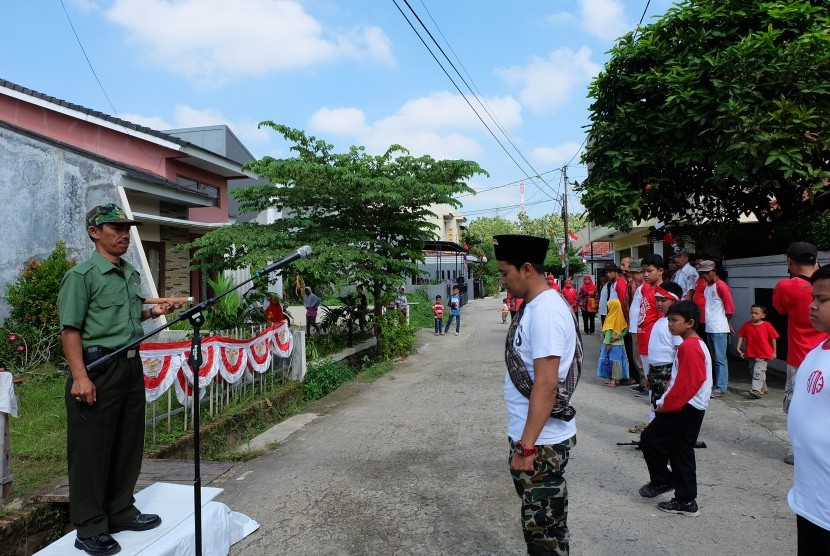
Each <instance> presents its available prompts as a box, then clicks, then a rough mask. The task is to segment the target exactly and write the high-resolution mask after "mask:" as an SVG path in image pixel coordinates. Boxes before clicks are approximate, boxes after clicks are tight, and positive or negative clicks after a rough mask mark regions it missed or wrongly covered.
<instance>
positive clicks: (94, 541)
mask: <svg viewBox="0 0 830 556" xmlns="http://www.w3.org/2000/svg"><path fill="white" fill-rule="evenodd" d="M75 548H77V549H79V550H83V551H84V552H86V553H87V554H94V555H95V556H108V555H109V554H117V553H118V552H121V545H120V544H118V541H117V540H115V539H114V538H112V537H111V536H109V535H108V534H107V533H102V534H100V535H92V536H91V537H84V538H83V539H82V538H80V537H78V538H77V539H75Z"/></svg>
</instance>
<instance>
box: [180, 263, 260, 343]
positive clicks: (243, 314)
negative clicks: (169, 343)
mask: <svg viewBox="0 0 830 556" xmlns="http://www.w3.org/2000/svg"><path fill="white" fill-rule="evenodd" d="M205 280H206V282H207V283H208V285H209V286H210V288H211V289H212V290H213V292H214V295H220V294H222V293H224V292H226V291H228V290H230V289H231V288H233V287H234V285H235V284H234V283H233V278H232V277H231V276H228V275H225V274H222V273H220V274H219V275H218V276H216V278H215V279H214V278H206V279H205ZM263 298H264V295H262V294H257V293H253V294H250V295H248V294H246V295H244V296H239V295H237V292H233V293H229V294H228V295H226V296H224V297H222V298H221V299H219V300H218V301H217V302H216V303H215V304H214V305H213V307H211V308H210V309H209V310H207V311H205V312H204V317H205V322H204V324H203V325H202V329H204V330H229V329H232V328H236V327H238V326H242V325H245V324H263V323H265V322H266V320H265V317H264V315H263V314H262V312H261V311H260V310H258V309H257V306H256V305H255V302H257V301H261V300H262V299H263ZM171 328H173V329H174V330H190V329H191V328H192V327H191V325H190V323H189V322H188V321H180V322H179V323H177V325H176V326H173V327H171Z"/></svg>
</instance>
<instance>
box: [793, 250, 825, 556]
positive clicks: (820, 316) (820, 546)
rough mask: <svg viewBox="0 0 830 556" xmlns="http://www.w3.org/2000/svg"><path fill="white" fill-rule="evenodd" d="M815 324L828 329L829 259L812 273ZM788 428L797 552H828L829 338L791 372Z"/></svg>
mask: <svg viewBox="0 0 830 556" xmlns="http://www.w3.org/2000/svg"><path fill="white" fill-rule="evenodd" d="M809 280H810V283H811V284H812V288H813V291H812V296H813V301H812V302H811V303H810V307H809V311H810V312H809V315H810V316H809V318H810V322H811V323H812V324H813V328H815V329H816V330H817V331H819V332H821V333H823V334H824V335H825V336H824V337H825V338H827V334H830V265H824V266H822V267H821V268H819V269H818V270H817V271H815V273H813V274H812V275H811V276H810V279H809ZM793 378H794V385H793V398H792V402H791V404H790V408H789V413H788V415H787V432H788V433H789V435H790V441H791V442H792V445H793V454H795V469H793V487H792V489H791V490H790V492H789V494H788V495H787V502H789V504H790V508H791V509H792V511H794V512H795V514H796V516H797V521H796V524H797V528H798V553H799V554H830V457H828V454H830V435H828V434H827V428H828V427H830V386H828V380H830V340H825V341H823V342H821V343H820V344H819V345H817V346H816V347H815V348H813V350H812V351H810V352H809V353H808V354H807V355H806V356H805V357H804V360H803V361H802V362H801V366H799V367H798V372H796V373H795V376H794V377H793Z"/></svg>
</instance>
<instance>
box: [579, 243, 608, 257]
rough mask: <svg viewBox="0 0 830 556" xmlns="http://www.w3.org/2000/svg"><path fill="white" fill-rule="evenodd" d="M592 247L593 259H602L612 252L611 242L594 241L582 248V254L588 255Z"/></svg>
mask: <svg viewBox="0 0 830 556" xmlns="http://www.w3.org/2000/svg"><path fill="white" fill-rule="evenodd" d="M592 246H593V253H594V257H603V256H605V255H607V254H608V253H610V252H612V251H613V250H614V243H613V242H611V241H594V242H591V244H590V245H586V246H584V247H583V248H582V253H583V254H585V255H590V254H591V248H592Z"/></svg>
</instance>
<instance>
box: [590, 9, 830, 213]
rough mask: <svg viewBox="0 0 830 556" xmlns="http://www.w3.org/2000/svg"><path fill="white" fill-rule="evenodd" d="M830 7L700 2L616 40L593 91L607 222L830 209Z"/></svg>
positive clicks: (596, 201)
mask: <svg viewBox="0 0 830 556" xmlns="http://www.w3.org/2000/svg"><path fill="white" fill-rule="evenodd" d="M828 29H830V11H828V10H827V5H826V2H824V1H818V0H808V1H802V2H793V1H791V0H771V1H767V2H748V1H746V0H700V1H697V2H684V3H681V4H678V5H676V6H675V7H674V8H672V9H670V10H669V11H668V12H667V13H666V15H665V16H663V17H662V18H661V19H660V20H659V21H657V22H655V23H653V24H651V25H647V26H645V27H641V28H639V29H638V30H637V31H636V32H632V33H629V34H628V35H626V36H624V37H623V38H622V39H620V41H619V43H618V44H617V45H616V46H615V47H614V48H613V49H612V51H611V54H612V56H611V59H610V61H609V62H608V64H607V65H606V67H605V69H604V71H603V72H602V73H601V74H600V75H599V76H598V77H597V78H596V79H595V80H594V81H593V83H592V84H591V86H590V93H589V95H590V96H591V97H592V98H593V99H594V101H593V104H592V105H591V111H592V114H591V126H590V130H589V136H590V138H591V140H590V141H589V142H588V144H587V147H586V151H585V155H584V158H583V162H585V163H586V164H589V165H592V166H591V171H590V173H589V176H588V179H587V180H586V182H584V183H583V184H582V186H581V188H582V190H583V191H584V195H583V198H582V203H583V205H584V206H585V207H586V208H587V209H588V211H589V214H590V216H591V219H592V220H593V221H594V222H597V223H599V224H609V225H614V226H616V227H618V228H620V229H628V228H629V227H630V225H631V223H632V222H636V221H640V220H647V219H649V218H658V219H660V220H661V221H663V222H673V221H684V220H685V221H689V222H695V223H699V222H701V221H703V220H708V221H713V222H730V221H733V222H734V221H737V220H738V217H739V215H742V214H754V215H756V216H757V217H758V219H759V220H760V221H767V220H769V219H776V218H782V217H783V218H784V219H787V220H795V219H797V218H798V217H799V216H800V215H803V214H805V213H806V212H809V211H811V210H814V209H813V207H812V206H811V204H812V203H810V202H806V203H805V202H804V200H805V199H807V200H808V201H818V202H819V203H820V206H825V207H826V205H827V203H828V199H827V198H826V194H825V191H826V179H827V178H830V172H828V168H827V160H828V150H830V136H828V135H827V134H826V133H823V128H824V126H825V125H826V122H827V121H828V119H830V32H828Z"/></svg>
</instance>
